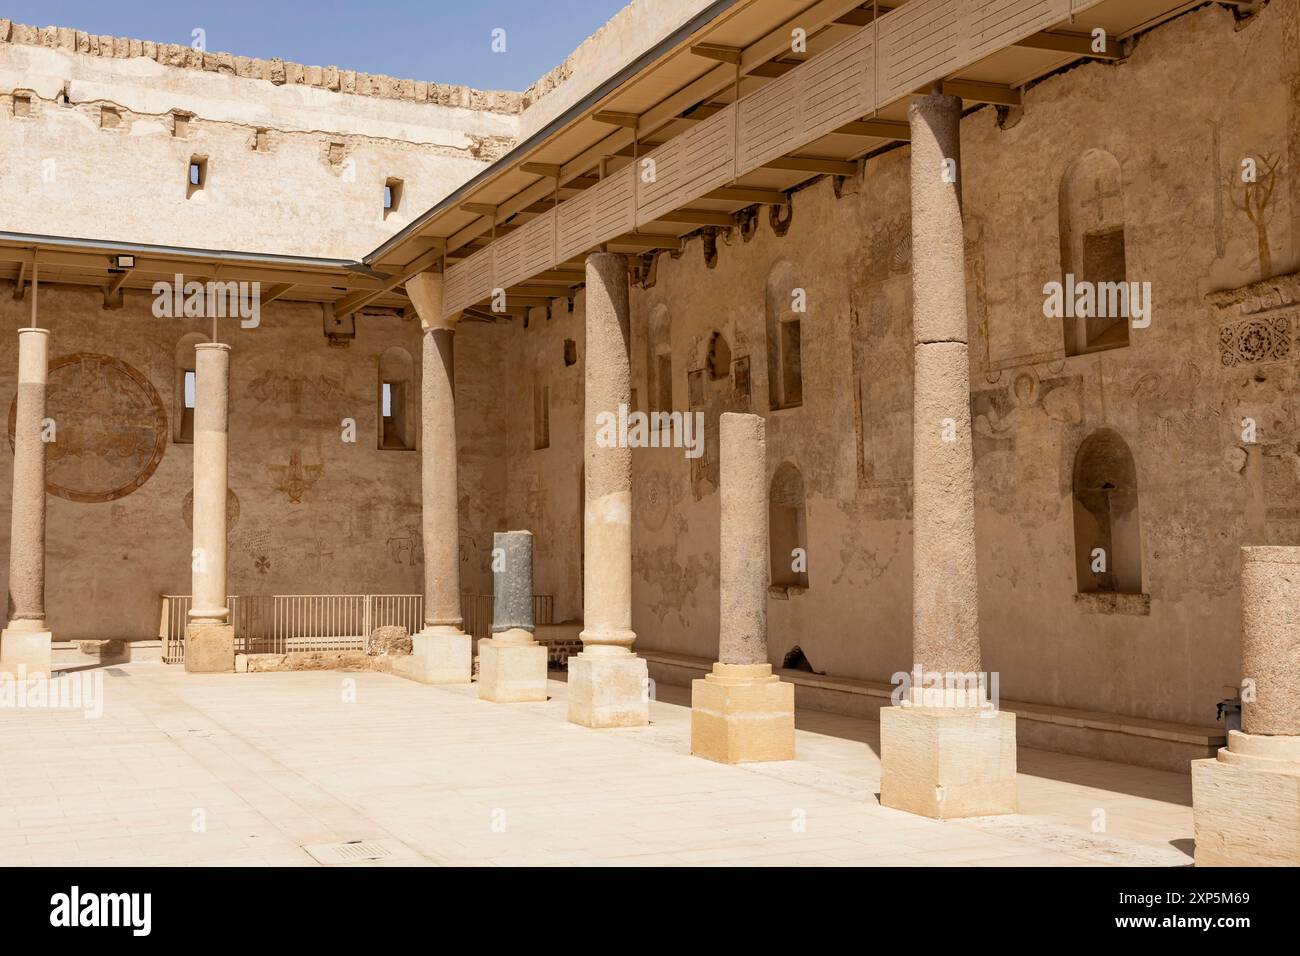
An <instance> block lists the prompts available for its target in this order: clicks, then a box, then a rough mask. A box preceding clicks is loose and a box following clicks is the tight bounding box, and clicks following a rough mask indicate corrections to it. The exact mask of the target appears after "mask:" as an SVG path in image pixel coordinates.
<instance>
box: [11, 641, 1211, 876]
mask: <svg viewBox="0 0 1300 956" xmlns="http://www.w3.org/2000/svg"><path fill="white" fill-rule="evenodd" d="M565 692H566V686H565V684H564V683H563V682H562V681H554V680H553V681H551V682H550V683H549V693H550V695H551V696H550V699H549V700H548V701H546V702H545V703H529V704H492V703H488V702H485V701H480V700H478V699H477V689H476V688H475V687H473V686H458V687H437V686H428V685H423V684H418V683H414V682H411V681H406V680H402V679H400V678H396V677H393V676H390V675H387V674H378V673H371V672H339V671H325V672H296V673H269V674H248V675H194V674H186V673H185V672H184V671H183V670H182V669H180V668H178V667H174V666H169V665H164V664H160V663H136V664H128V665H121V666H117V667H113V668H109V669H107V670H106V672H105V678H104V698H105V705H104V714H103V716H102V717H101V718H99V719H85V718H84V717H83V716H82V715H81V713H80V712H75V711H55V710H15V709H0V747H2V748H3V752H4V754H5V764H6V772H5V773H4V774H3V775H0V865H5V866H15V865H20V866H21V865H38V866H48V865H128V864H129V865H166V864H183V865H200V866H207V865H211V866H221V865H263V864H265V865H276V866H315V865H319V864H318V863H317V861H316V860H315V859H313V857H312V856H311V855H309V854H308V853H307V852H306V851H305V850H304V849H303V847H304V846H306V845H319V844H328V843H342V842H352V841H381V842H382V843H383V844H384V846H386V847H393V848H396V849H397V852H395V853H393V854H391V855H390V857H389V858H387V859H381V860H375V861H369V862H367V863H362V864H352V865H412V864H424V865H507V866H518V865H530V866H531V865H560V866H563V865H592V864H595V865H727V866H734V865H760V866H787V865H795V866H804V865H813V866H843V865H868V866H881V865H884V866H897V865H909V866H947V865H959V866H967V865H977V866H985V865H988V866H998V865H1044V866H1080V865H1082V866H1093V865H1108V864H1110V865H1114V864H1120V865H1157V866H1159V865H1187V864H1189V863H1190V862H1191V858H1190V852H1191V835H1192V820H1191V807H1190V803H1191V799H1190V797H1191V786H1190V778H1189V777H1188V776H1187V775H1180V774H1172V773H1164V772H1161V771H1155V770H1148V769H1144V768H1139V767H1129V766H1125V765H1121V764H1113V763H1105V762H1102V761H1096V760H1088V759H1085V758H1080V757H1071V756H1066V755H1061V754H1053V753H1047V752H1044V751H1033V750H1028V749H1022V750H1021V751H1020V768H1021V771H1022V772H1021V774H1020V778H1019V784H1020V800H1021V811H1022V812H1021V813H1020V814H1018V815H1015V816H1010V817H996V818H984V819H979V820H969V821H951V822H946V823H943V822H937V821H932V820H927V819H923V818H921V817H916V816H913V815H911V814H907V813H902V812H899V811H895V810H890V809H888V808H884V807H881V806H880V805H879V803H878V800H877V797H876V794H877V792H878V790H879V780H880V764H879V757H878V750H879V725H878V724H876V723H874V722H871V721H866V720H859V719H855V718H849V717H841V716H836V715H830V714H822V713H817V712H801V713H800V714H799V715H798V726H799V730H798V734H797V738H798V739H797V747H798V758H797V759H796V760H794V761H786V762H781V763H773V764H749V765H741V766H724V765H720V764H715V763H712V762H709V761H706V760H702V759H700V758H696V757H692V756H690V754H689V729H690V710H689V691H688V690H687V689H685V688H678V687H668V686H664V685H660V686H659V687H658V688H657V696H658V699H657V700H656V701H655V702H654V703H653V704H652V708H651V718H652V723H651V725H650V726H648V727H644V728H630V729H619V730H605V731H596V730H589V729H587V728H583V727H579V726H576V725H574V724H570V723H568V722H567V720H566V719H565V715H566V706H567V702H566V699H565Z"/></svg>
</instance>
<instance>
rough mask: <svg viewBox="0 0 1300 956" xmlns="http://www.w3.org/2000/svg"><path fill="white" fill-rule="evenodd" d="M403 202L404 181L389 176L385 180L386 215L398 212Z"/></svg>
mask: <svg viewBox="0 0 1300 956" xmlns="http://www.w3.org/2000/svg"><path fill="white" fill-rule="evenodd" d="M401 203H402V181H401V180H400V179H392V178H389V179H387V180H385V181H384V215H385V216H387V215H388V214H389V213H390V212H397V208H398V206H400V205H401Z"/></svg>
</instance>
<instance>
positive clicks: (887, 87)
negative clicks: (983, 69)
mask: <svg viewBox="0 0 1300 956" xmlns="http://www.w3.org/2000/svg"><path fill="white" fill-rule="evenodd" d="M967 3H968V0H909V2H908V3H906V4H904V5H903V6H901V7H899V8H898V9H896V10H891V11H890V12H889V13H887V14H885V15H884V16H883V17H881V18H880V19H879V20H878V21H877V27H878V28H879V34H878V37H877V41H876V42H877V44H878V49H877V51H876V56H877V58H878V59H877V67H878V72H877V74H876V86H877V90H876V102H877V105H879V106H883V105H884V104H886V103H889V102H891V101H893V100H895V99H898V98H899V97H900V96H904V95H906V94H907V93H910V92H912V91H913V90H915V89H917V88H919V87H922V86H924V85H925V84H926V83H929V82H931V81H933V80H936V79H939V78H940V77H942V76H944V75H946V74H948V73H952V72H954V71H955V70H958V69H960V68H961V67H963V66H965V65H967V64H968V63H969V62H970V56H969V51H970V43H969V41H968V40H967V39H965V38H963V36H962V20H963V15H964V14H965V12H966V7H967Z"/></svg>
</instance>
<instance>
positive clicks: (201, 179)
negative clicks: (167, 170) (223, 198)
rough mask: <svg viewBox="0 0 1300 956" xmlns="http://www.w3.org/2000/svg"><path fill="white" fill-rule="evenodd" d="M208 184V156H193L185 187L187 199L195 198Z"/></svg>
mask: <svg viewBox="0 0 1300 956" xmlns="http://www.w3.org/2000/svg"><path fill="white" fill-rule="evenodd" d="M207 184H208V160H207V157H206V156H191V157H190V169H189V176H188V182H187V183H186V186H185V195H186V197H187V198H188V197H190V196H193V195H194V194H195V193H196V192H199V191H200V190H201V189H203V187H204V186H206V185H207Z"/></svg>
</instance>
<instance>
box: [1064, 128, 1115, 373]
mask: <svg viewBox="0 0 1300 956" xmlns="http://www.w3.org/2000/svg"><path fill="white" fill-rule="evenodd" d="M1058 214H1059V227H1060V238H1061V282H1062V285H1063V296H1064V298H1065V299H1066V300H1071V299H1075V300H1077V296H1073V295H1071V291H1070V290H1071V288H1072V286H1071V283H1070V280H1069V279H1068V278H1067V277H1069V276H1073V288H1076V289H1078V288H1082V287H1081V286H1080V283H1088V284H1089V285H1090V286H1091V288H1092V289H1093V290H1094V291H1095V290H1097V289H1098V288H1101V289H1105V288H1107V286H1106V285H1103V284H1109V283H1123V282H1126V281H1127V276H1128V260H1127V253H1126V249H1125V233H1124V180H1123V175H1122V172H1121V170H1120V165H1119V160H1117V159H1116V158H1115V157H1114V156H1112V155H1111V154H1110V153H1108V152H1106V151H1105V150H1104V149H1089V150H1085V151H1084V152H1083V153H1082V154H1081V155H1080V156H1079V157H1078V158H1077V159H1076V160H1075V161H1074V162H1073V163H1071V164H1070V165H1069V167H1068V168H1067V169H1066V170H1065V175H1064V176H1062V177H1061V187H1060V196H1059V210H1058ZM1089 294H1092V293H1089ZM1100 299H1101V297H1100V296H1094V302H1095V303H1096V302H1100ZM1128 329H1129V326H1128V318H1127V316H1125V315H1118V316H1117V315H1113V314H1112V315H1108V316H1098V315H1094V316H1093V317H1091V318H1084V317H1078V318H1076V317H1073V316H1072V315H1071V314H1069V313H1068V312H1067V314H1066V316H1065V318H1063V319H1062V335H1063V337H1064V341H1065V354H1066V355H1084V354H1086V353H1088V352H1100V351H1104V350H1105V349H1116V348H1123V347H1124V346H1126V345H1128Z"/></svg>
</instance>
